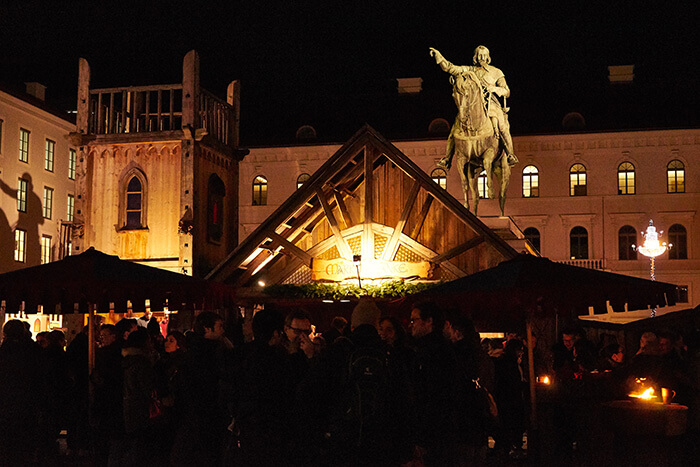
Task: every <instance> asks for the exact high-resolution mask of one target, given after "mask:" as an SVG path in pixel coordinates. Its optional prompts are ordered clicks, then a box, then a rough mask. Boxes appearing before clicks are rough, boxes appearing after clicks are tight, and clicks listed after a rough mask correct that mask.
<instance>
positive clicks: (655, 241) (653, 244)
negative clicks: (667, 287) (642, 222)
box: [632, 219, 673, 318]
mask: <svg viewBox="0 0 700 467" xmlns="http://www.w3.org/2000/svg"><path fill="white" fill-rule="evenodd" d="M662 233H663V231H660V232H657V231H656V227H654V221H652V220H651V219H650V220H649V227H647V230H646V231H645V232H642V237H644V245H632V248H634V249H635V250H636V251H638V252H640V253H641V254H643V255H644V256H647V257H649V258H651V280H653V281H655V280H656V273H655V268H654V260H655V259H656V257H657V256H659V255H661V254H663V253H664V252H665V251H666V249H667V248H671V247H672V246H673V245H667V244H666V242H661V241H659V235H661V234H662ZM654 316H656V308H653V309H652V310H651V317H652V318H653V317H654Z"/></svg>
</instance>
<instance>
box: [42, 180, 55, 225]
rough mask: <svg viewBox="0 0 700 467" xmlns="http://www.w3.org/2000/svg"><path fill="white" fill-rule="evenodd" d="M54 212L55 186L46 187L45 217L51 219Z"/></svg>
mask: <svg viewBox="0 0 700 467" xmlns="http://www.w3.org/2000/svg"><path fill="white" fill-rule="evenodd" d="M52 213H53V188H49V187H46V186H45V187H44V218H45V219H51V214H52Z"/></svg>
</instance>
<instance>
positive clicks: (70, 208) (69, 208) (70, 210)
mask: <svg viewBox="0 0 700 467" xmlns="http://www.w3.org/2000/svg"><path fill="white" fill-rule="evenodd" d="M74 214H75V196H73V195H68V201H67V203H66V220H67V221H68V222H73V215H74Z"/></svg>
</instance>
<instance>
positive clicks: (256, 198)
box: [253, 175, 267, 206]
mask: <svg viewBox="0 0 700 467" xmlns="http://www.w3.org/2000/svg"><path fill="white" fill-rule="evenodd" d="M265 205H267V178H265V177H263V176H262V175H258V176H257V177H255V180H253V206H265Z"/></svg>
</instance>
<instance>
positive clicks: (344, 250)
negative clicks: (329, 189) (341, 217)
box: [316, 189, 352, 261]
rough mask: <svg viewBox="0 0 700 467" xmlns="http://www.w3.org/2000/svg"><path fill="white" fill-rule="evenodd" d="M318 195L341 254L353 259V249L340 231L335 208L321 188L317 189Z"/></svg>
mask: <svg viewBox="0 0 700 467" xmlns="http://www.w3.org/2000/svg"><path fill="white" fill-rule="evenodd" d="M316 196H318V199H319V200H320V201H321V206H322V207H323V212H324V213H325V215H326V219H327V220H328V223H329V224H330V226H331V231H332V232H333V236H334V237H335V240H336V245H337V247H338V251H339V252H340V255H341V256H342V257H344V258H345V259H347V260H350V261H352V249H351V248H350V245H348V242H346V241H345V239H344V238H343V235H342V234H341V233H340V227H338V221H337V220H336V218H335V216H334V215H333V210H332V209H331V207H330V205H329V204H328V201H327V200H326V196H325V195H324V193H323V191H322V190H321V189H318V190H316Z"/></svg>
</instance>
